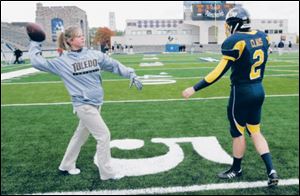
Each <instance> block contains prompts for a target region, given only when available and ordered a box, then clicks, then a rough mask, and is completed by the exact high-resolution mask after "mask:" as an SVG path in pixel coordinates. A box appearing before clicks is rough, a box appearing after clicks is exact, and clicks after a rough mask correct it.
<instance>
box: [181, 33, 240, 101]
mask: <svg viewBox="0 0 300 196" xmlns="http://www.w3.org/2000/svg"><path fill="white" fill-rule="evenodd" d="M245 46H246V42H245V41H244V40H237V41H235V40H233V38H232V37H231V38H229V39H226V40H225V41H224V43H223V44H222V54H223V57H222V59H221V61H220V63H219V64H218V66H217V67H216V68H215V69H214V70H213V71H212V72H210V73H209V74H208V75H207V76H206V77H205V78H204V79H203V80H201V81H200V82H198V83H197V84H196V85H194V86H193V87H189V88H187V89H185V90H184V91H183V92H182V96H183V97H184V98H186V99H187V98H189V97H190V96H192V95H193V94H194V93H195V92H196V91H199V90H201V89H203V88H205V87H207V86H209V85H211V84H213V83H215V82H216V81H217V80H219V79H220V78H221V77H222V76H223V75H224V74H225V73H226V72H227V70H228V69H229V68H230V67H231V66H232V64H233V63H234V62H235V61H236V60H238V59H239V58H240V57H241V55H242V54H243V51H244V49H245Z"/></svg>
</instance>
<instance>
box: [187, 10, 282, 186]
mask: <svg viewBox="0 0 300 196" xmlns="http://www.w3.org/2000/svg"><path fill="white" fill-rule="evenodd" d="M225 28H226V35H227V39H226V40H225V41H224V43H223V44H222V54H223V57H222V59H221V61H220V63H219V64H218V66H217V67H216V68H215V69H214V70H213V71H212V72H210V73H209V74H208V75H207V76H206V77H205V78H204V79H203V80H201V81H200V82H199V83H197V84H196V85H195V86H193V87H189V88H187V89H185V90H184V91H183V92H182V95H183V97H185V98H186V99H188V98H189V97H190V96H192V95H193V94H194V93H195V92H196V91H199V90H201V89H203V88H205V87H207V86H209V85H211V84H213V83H214V82H216V81H217V80H218V79H220V78H221V77H222V76H223V75H224V74H225V73H226V71H227V70H228V69H230V68H231V76H230V79H231V93H230V98H229V103H228V107H227V114H228V119H229V122H230V133H231V136H232V138H233V159H234V160H233V164H232V166H231V168H230V169H228V170H227V171H224V172H222V173H220V174H218V176H219V178H221V179H231V178H236V177H239V176H241V175H242V168H241V162H242V158H243V156H244V153H245V149H246V140H245V136H244V135H245V131H246V132H247V133H248V134H249V135H250V136H251V138H252V140H253V143H254V146H255V148H256V150H257V152H258V153H259V154H260V156H261V158H262V160H263V161H264V163H265V165H266V169H267V175H268V186H270V187H272V186H276V185H277V184H278V176H277V172H276V171H275V169H274V167H273V164H272V158H271V154H270V150H269V147H268V144H267V141H266V140H265V138H264V136H263V135H262V133H261V132H260V119H261V109H262V105H263V102H264V98H265V92H264V88H263V85H262V80H263V78H264V71H265V65H266V62H267V60H268V48H269V45H270V41H269V37H268V36H267V35H266V34H265V33H263V32H261V31H258V30H251V26H250V17H249V14H248V12H247V11H246V10H245V9H244V8H242V7H235V8H233V9H231V10H230V11H229V12H228V14H227V16H226V23H225Z"/></svg>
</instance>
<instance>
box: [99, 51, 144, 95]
mask: <svg viewBox="0 0 300 196" xmlns="http://www.w3.org/2000/svg"><path fill="white" fill-rule="evenodd" d="M99 66H100V68H101V69H102V70H105V71H109V72H112V73H115V74H118V75H120V76H123V77H125V78H130V84H129V87H130V88H131V86H132V85H135V86H136V88H137V89H138V90H142V88H143V85H142V83H141V81H139V79H138V77H137V75H136V73H135V71H134V69H132V68H130V67H126V66H125V65H123V64H122V63H120V62H119V61H117V60H114V59H112V58H110V57H109V56H108V55H106V54H103V53H100V61H99Z"/></svg>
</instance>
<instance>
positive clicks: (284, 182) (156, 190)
mask: <svg viewBox="0 0 300 196" xmlns="http://www.w3.org/2000/svg"><path fill="white" fill-rule="evenodd" d="M291 185H299V179H297V178H294V179H280V180H279V183H278V186H291ZM266 186H267V181H255V182H232V183H217V184H203V185H190V186H173V187H149V188H141V189H120V190H118V189H116V190H98V191H96V190H95V191H74V192H52V193H36V194H33V195H141V194H146V195H147V194H152V195H154V194H155V195H161V194H171V193H187V192H199V191H210V190H230V189H248V188H261V187H266ZM266 188H267V187H266Z"/></svg>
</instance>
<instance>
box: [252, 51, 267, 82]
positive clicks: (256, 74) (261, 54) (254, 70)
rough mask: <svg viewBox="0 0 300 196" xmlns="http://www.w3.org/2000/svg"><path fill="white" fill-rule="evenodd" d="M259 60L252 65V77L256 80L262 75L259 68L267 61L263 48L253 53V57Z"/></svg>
mask: <svg viewBox="0 0 300 196" xmlns="http://www.w3.org/2000/svg"><path fill="white" fill-rule="evenodd" d="M257 58H258V61H257V62H256V63H254V64H253V65H252V66H251V72H250V79H251V80H254V79H256V78H259V77H260V69H257V67H259V66H260V65H261V64H263V62H264V61H265V56H264V52H263V50H262V49H259V50H256V51H255V52H254V54H253V59H257Z"/></svg>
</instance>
